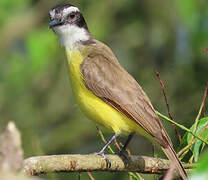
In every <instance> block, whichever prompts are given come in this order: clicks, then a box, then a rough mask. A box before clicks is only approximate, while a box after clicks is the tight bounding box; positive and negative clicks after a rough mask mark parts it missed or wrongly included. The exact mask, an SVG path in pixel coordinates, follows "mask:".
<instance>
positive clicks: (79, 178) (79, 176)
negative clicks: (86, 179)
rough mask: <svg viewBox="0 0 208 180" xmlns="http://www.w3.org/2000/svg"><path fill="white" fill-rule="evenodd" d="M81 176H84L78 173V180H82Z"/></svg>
mask: <svg viewBox="0 0 208 180" xmlns="http://www.w3.org/2000/svg"><path fill="white" fill-rule="evenodd" d="M81 176H82V173H81V172H79V173H78V180H81Z"/></svg>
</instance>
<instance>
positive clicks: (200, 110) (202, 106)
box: [191, 83, 208, 140]
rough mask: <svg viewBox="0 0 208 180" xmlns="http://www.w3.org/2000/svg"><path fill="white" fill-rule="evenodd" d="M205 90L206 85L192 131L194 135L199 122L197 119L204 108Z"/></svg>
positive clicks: (207, 85) (207, 86)
mask: <svg viewBox="0 0 208 180" xmlns="http://www.w3.org/2000/svg"><path fill="white" fill-rule="evenodd" d="M207 89H208V83H207V84H206V87H205V91H204V96H203V99H202V103H201V106H200V109H199V113H198V115H197V117H196V119H195V123H194V129H193V132H194V133H195V132H196V128H197V125H198V122H199V118H200V116H201V112H202V109H203V108H204V104H205V100H206V97H207ZM191 140H192V139H191Z"/></svg>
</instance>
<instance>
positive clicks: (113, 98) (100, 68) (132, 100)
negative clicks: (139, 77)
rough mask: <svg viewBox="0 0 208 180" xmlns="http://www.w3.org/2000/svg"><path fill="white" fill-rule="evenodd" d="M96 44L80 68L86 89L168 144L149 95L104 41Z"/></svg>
mask: <svg viewBox="0 0 208 180" xmlns="http://www.w3.org/2000/svg"><path fill="white" fill-rule="evenodd" d="M96 43H97V44H96V46H93V47H92V49H91V52H92V53H90V54H88V55H87V56H86V58H85V59H84V61H83V63H82V64H81V67H80V68H81V72H82V75H83V80H84V83H85V85H86V87H87V88H88V89H89V90H90V91H91V92H92V93H94V94H95V95H96V96H98V97H100V98H101V99H102V100H103V101H105V102H106V103H108V104H110V105H111V106H112V107H114V108H115V109H117V110H118V111H120V112H122V113H124V114H125V115H126V116H127V117H129V118H130V119H132V120H134V121H136V122H137V123H138V124H139V125H140V126H141V127H142V128H143V129H144V130H145V131H147V132H148V133H149V134H151V135H152V136H153V137H155V138H156V139H157V141H158V142H159V143H160V144H161V145H164V146H165V145H167V138H164V136H166V135H164V131H165V130H164V128H163V126H162V124H161V122H160V120H159V118H158V116H157V115H156V113H155V110H154V108H153V106H152V104H151V102H150V100H149V98H148V97H147V95H146V94H145V92H144V91H143V90H142V88H141V87H140V86H139V84H138V83H137V81H136V80H135V79H134V78H133V77H132V76H131V75H130V74H129V73H128V72H127V71H125V70H124V69H123V68H122V67H121V66H120V64H119V63H118V61H117V59H116V57H115V56H114V54H113V53H112V51H111V50H110V49H109V48H108V47H107V46H105V45H104V44H102V43H101V42H96ZM95 52H96V53H95ZM165 134H166V133H165ZM168 141H169V140H168Z"/></svg>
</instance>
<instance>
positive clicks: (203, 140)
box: [155, 111, 208, 145]
mask: <svg viewBox="0 0 208 180" xmlns="http://www.w3.org/2000/svg"><path fill="white" fill-rule="evenodd" d="M155 112H156V113H157V114H158V115H159V116H160V117H162V118H164V119H165V120H167V121H169V122H171V123H173V124H175V125H176V126H178V127H180V128H181V129H183V130H185V131H187V132H188V133H190V134H192V135H193V136H195V137H196V138H197V139H199V140H201V141H202V142H203V143H205V144H206V145H208V142H207V141H206V140H205V139H203V138H201V137H200V136H198V135H197V134H195V133H194V132H192V131H191V130H190V129H188V128H186V127H185V126H183V125H181V124H178V123H177V122H175V121H173V120H171V119H170V118H168V117H167V116H165V115H163V114H161V113H160V112H158V111H155Z"/></svg>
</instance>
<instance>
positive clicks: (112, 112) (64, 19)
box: [48, 3, 187, 179]
mask: <svg viewBox="0 0 208 180" xmlns="http://www.w3.org/2000/svg"><path fill="white" fill-rule="evenodd" d="M49 17H50V22H49V25H48V26H49V28H51V29H52V30H53V31H54V32H55V34H56V35H57V36H58V40H59V42H60V44H61V46H63V47H64V48H65V51H66V56H67V61H68V69H69V79H70V83H71V87H72V91H73V94H74V96H75V98H76V100H77V104H78V106H79V107H80V109H81V111H82V112H83V113H84V114H85V115H86V117H88V118H89V119H91V120H93V121H94V122H95V123H96V124H99V125H102V126H104V127H106V128H107V129H109V130H110V131H112V132H113V133H114V135H113V136H112V137H111V138H110V139H109V141H108V142H107V143H106V144H105V146H104V147H103V148H102V149H101V150H100V151H99V152H98V153H97V154H99V155H101V156H102V157H103V158H105V160H106V161H107V163H108V164H110V160H109V159H108V158H107V157H106V156H105V153H104V152H105V149H106V148H107V147H108V145H109V144H110V143H111V142H112V141H113V140H114V139H116V138H117V137H118V136H119V135H121V134H124V135H129V136H128V138H127V141H126V143H125V144H124V147H123V149H122V150H125V148H126V147H127V145H128V144H129V142H130V140H131V139H132V137H133V135H134V134H135V133H138V134H140V135H142V136H145V137H146V138H148V139H149V140H150V141H152V142H154V143H156V144H158V145H159V146H160V147H161V149H162V150H163V152H164V153H165V154H166V156H167V157H168V158H169V160H170V161H171V162H172V163H175V166H176V167H177V169H178V171H179V174H180V176H181V178H182V179H186V177H187V174H186V171H185V170H184V168H183V166H182V163H181V162H180V160H179V159H178V157H177V155H176V152H175V151H174V149H173V145H172V142H171V139H170V138H169V136H168V134H167V132H166V130H165V129H164V127H163V125H162V123H161V121H160V119H159V117H158V115H157V114H156V111H155V109H154V107H153V105H152V104H151V101H150V99H149V98H148V96H147V95H146V93H145V92H144V91H143V89H142V87H141V86H140V85H139V84H138V82H137V81H136V80H135V79H134V78H133V77H132V76H131V75H130V74H129V73H128V72H127V71H126V70H125V69H124V68H123V67H122V66H121V65H120V63H119V61H118V60H117V57H116V56H115V55H114V53H113V51H112V50H111V49H110V48H109V47H108V46H107V45H105V44H104V43H102V42H101V41H99V40H97V39H95V38H94V37H93V35H92V34H91V33H90V31H89V29H88V26H87V23H86V21H85V19H84V17H83V15H82V13H81V12H80V10H79V9H78V7H76V6H74V5H72V4H68V3H67V4H58V5H56V6H55V7H53V8H52V9H50V11H49Z"/></svg>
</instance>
